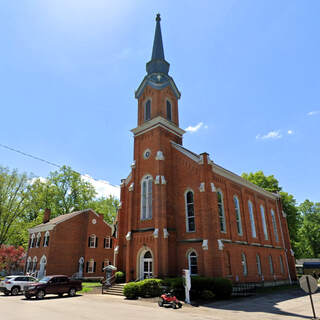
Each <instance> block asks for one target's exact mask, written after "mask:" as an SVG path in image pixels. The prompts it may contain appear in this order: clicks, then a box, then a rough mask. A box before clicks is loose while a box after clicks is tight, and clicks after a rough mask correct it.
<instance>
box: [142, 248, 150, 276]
mask: <svg viewBox="0 0 320 320" xmlns="http://www.w3.org/2000/svg"><path fill="white" fill-rule="evenodd" d="M152 270H153V259H152V255H151V252H150V251H147V252H146V253H145V254H143V256H142V257H141V262H140V278H142V279H148V278H152V276H153V272H152Z"/></svg>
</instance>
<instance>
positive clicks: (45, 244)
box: [43, 231, 50, 247]
mask: <svg viewBox="0 0 320 320" xmlns="http://www.w3.org/2000/svg"><path fill="white" fill-rule="evenodd" d="M48 238H49V239H50V232H49V231H46V233H45V235H44V243H43V246H44V247H47V246H48V244H47V239H48Z"/></svg>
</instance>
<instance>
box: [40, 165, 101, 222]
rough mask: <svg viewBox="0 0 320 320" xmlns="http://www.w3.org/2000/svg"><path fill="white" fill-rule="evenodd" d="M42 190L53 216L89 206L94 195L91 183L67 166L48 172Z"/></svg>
mask: <svg viewBox="0 0 320 320" xmlns="http://www.w3.org/2000/svg"><path fill="white" fill-rule="evenodd" d="M44 192H46V195H45V196H44V197H43V198H44V199H46V201H47V203H48V206H49V205H50V207H49V208H50V209H51V213H52V216H53V217H55V216H58V215H61V214H66V213H69V212H73V211H77V210H84V209H86V208H89V205H90V203H91V202H92V200H93V199H94V197H95V195H96V191H95V189H94V187H93V186H92V184H91V183H89V182H86V181H83V180H82V178H81V175H80V174H79V173H77V172H75V171H73V170H72V169H71V168H70V167H67V166H63V167H61V168H60V169H59V170H58V171H54V172H51V173H50V175H49V177H48V179H47V182H46V188H45V189H44ZM43 209H45V208H43Z"/></svg>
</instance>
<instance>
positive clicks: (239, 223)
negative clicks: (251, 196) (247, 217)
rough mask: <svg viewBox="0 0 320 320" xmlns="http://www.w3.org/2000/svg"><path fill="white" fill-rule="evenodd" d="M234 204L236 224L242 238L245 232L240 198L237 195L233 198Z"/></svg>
mask: <svg viewBox="0 0 320 320" xmlns="http://www.w3.org/2000/svg"><path fill="white" fill-rule="evenodd" d="M233 202H234V210H235V213H236V223H237V231H238V235H239V236H242V235H243V230H242V221H241V210H240V202H239V198H238V196H236V195H234V196H233Z"/></svg>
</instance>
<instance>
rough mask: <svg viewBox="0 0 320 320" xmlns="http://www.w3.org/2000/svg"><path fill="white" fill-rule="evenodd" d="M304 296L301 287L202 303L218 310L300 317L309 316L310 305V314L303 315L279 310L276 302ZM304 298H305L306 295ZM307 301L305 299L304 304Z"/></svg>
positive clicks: (306, 317)
mask: <svg viewBox="0 0 320 320" xmlns="http://www.w3.org/2000/svg"><path fill="white" fill-rule="evenodd" d="M303 296H306V294H305V293H304V292H303V291H302V290H301V289H295V290H290V291H285V292H277V293H273V294H267V295H262V294H261V295H256V296H251V297H246V298H235V299H232V300H225V301H217V302H213V303H209V304H205V305H203V306H204V307H207V308H213V309H220V310H232V311H244V312H265V313H269V314H276V315H279V316H288V317H293V316H294V317H297V318H302V319H310V318H311V314H312V311H311V306H310V316H304V315H301V314H297V313H293V312H288V311H283V310H280V309H279V308H278V307H277V304H278V303H280V302H284V301H288V300H291V299H296V298H300V297H303ZM306 299H309V298H307V296H306ZM307 303H309V301H307V300H306V304H307Z"/></svg>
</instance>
